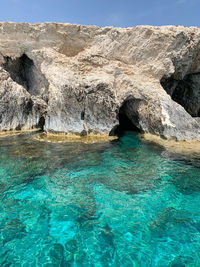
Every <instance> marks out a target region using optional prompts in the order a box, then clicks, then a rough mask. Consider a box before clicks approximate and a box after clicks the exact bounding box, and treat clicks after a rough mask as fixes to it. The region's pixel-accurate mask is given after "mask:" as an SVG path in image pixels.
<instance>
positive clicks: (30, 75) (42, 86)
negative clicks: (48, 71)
mask: <svg viewBox="0 0 200 267" xmlns="http://www.w3.org/2000/svg"><path fill="white" fill-rule="evenodd" d="M3 67H4V69H5V70H6V71H7V72H8V73H9V74H10V77H11V79H12V80H13V81H15V82H16V83H18V84H20V85H22V86H23V87H24V88H25V89H26V90H27V91H28V92H29V93H30V94H31V95H33V96H37V97H39V98H41V99H42V100H44V101H45V102H48V89H49V83H48V81H47V79H46V78H45V76H44V75H43V74H42V72H41V71H40V70H39V69H38V68H37V67H36V66H35V64H34V62H33V60H32V59H30V58H29V57H28V56H27V55H26V54H23V55H22V56H21V57H19V58H16V59H12V58H10V57H4V64H3Z"/></svg>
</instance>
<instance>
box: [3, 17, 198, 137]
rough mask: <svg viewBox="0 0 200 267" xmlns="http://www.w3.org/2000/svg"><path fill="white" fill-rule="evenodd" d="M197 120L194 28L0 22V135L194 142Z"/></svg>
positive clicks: (196, 56)
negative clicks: (134, 136) (129, 136)
mask: <svg viewBox="0 0 200 267" xmlns="http://www.w3.org/2000/svg"><path fill="white" fill-rule="evenodd" d="M199 117H200V29H199V28H194V27H190V28H186V27H182V26H179V27H176V26H163V27H153V26H137V27H134V28H125V29H123V28H114V27H106V28H101V27H97V26H82V25H72V24H58V23H41V24H40V23H38V24H34V25H31V24H28V23H11V22H2V23H0V131H13V130H14V131H21V130H30V129H33V128H38V129H41V130H44V131H45V132H46V133H47V134H49V133H51V134H55V133H66V134H75V135H79V136H86V135H103V136H109V135H115V134H116V132H117V129H118V127H119V126H122V125H123V127H125V128H126V127H129V126H130V125H128V124H132V125H133V126H134V127H135V128H136V129H138V130H139V131H140V132H142V133H150V134H153V135H156V136H160V137H161V138H164V139H174V140H185V141H191V140H193V141H200V124H199V120H200V119H199ZM124 121H126V123H124Z"/></svg>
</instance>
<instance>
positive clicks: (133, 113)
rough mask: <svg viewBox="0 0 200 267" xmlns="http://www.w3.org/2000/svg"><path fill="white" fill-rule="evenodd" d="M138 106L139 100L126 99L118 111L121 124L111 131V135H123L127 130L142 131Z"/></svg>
mask: <svg viewBox="0 0 200 267" xmlns="http://www.w3.org/2000/svg"><path fill="white" fill-rule="evenodd" d="M137 108H138V101H137V100H135V99H129V100H126V101H124V103H123V104H122V106H121V107H120V109H119V111H118V120H119V125H117V126H116V127H115V129H113V130H112V131H111V135H117V136H122V135H124V133H125V132H126V131H131V132H140V129H139V127H138V125H139V123H138V113H137Z"/></svg>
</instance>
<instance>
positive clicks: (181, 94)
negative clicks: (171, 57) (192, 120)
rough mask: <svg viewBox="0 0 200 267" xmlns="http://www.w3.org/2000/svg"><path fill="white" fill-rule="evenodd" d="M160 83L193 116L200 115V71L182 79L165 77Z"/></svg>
mask: <svg viewBox="0 0 200 267" xmlns="http://www.w3.org/2000/svg"><path fill="white" fill-rule="evenodd" d="M160 83H161V85H162V87H163V88H164V90H165V91H166V92H167V93H168V94H169V95H170V96H171V98H172V100H174V101H175V102H177V103H178V104H180V105H181V106H182V107H183V108H184V109H185V110H186V111H187V112H188V113H189V114H190V115H191V116H192V117H200V73H192V74H188V75H186V76H185V77H184V78H183V79H182V80H178V79H175V78H174V77H173V76H171V77H169V78H164V77H163V78H162V79H161V81H160Z"/></svg>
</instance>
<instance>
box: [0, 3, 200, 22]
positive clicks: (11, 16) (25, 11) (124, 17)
mask: <svg viewBox="0 0 200 267" xmlns="http://www.w3.org/2000/svg"><path fill="white" fill-rule="evenodd" d="M199 12H200V0H165V1H163V0H149V1H148V0H138V1H135V0H107V1H106V0H1V7H0V21H14V22H30V23H35V22H44V21H55V22H69V23H78V24H85V25H99V26H110V25H112V26H118V27H131V26H136V25H141V24H142V25H184V26H198V27H199V26H200V15H199Z"/></svg>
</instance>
